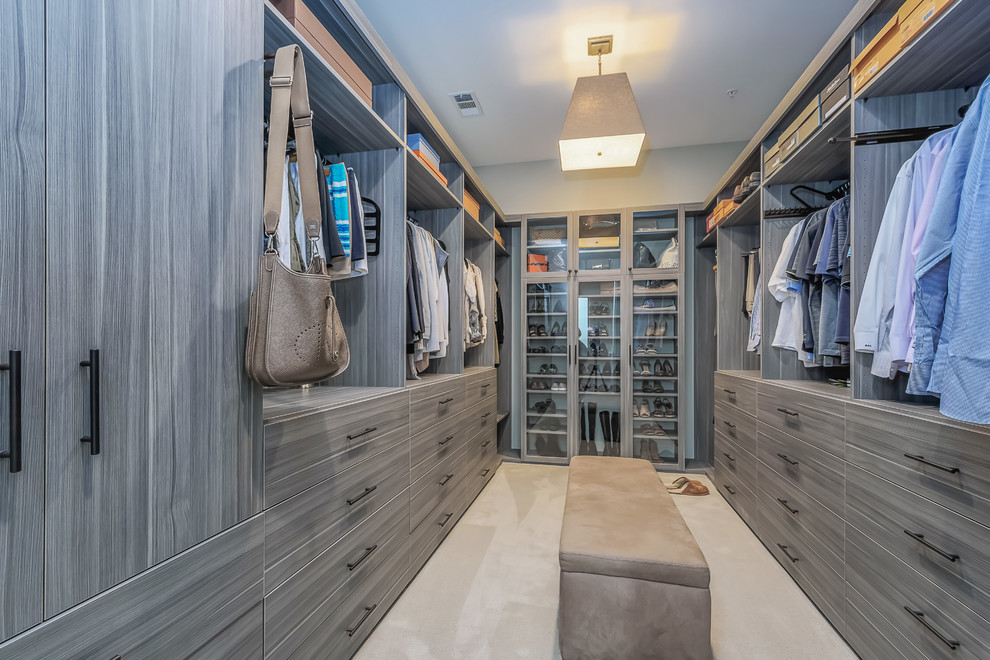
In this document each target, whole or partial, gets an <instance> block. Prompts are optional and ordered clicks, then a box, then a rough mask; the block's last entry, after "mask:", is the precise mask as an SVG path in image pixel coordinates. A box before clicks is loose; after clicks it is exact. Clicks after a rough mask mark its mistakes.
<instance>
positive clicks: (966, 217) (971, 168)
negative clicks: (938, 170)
mask: <svg viewBox="0 0 990 660" xmlns="http://www.w3.org/2000/svg"><path fill="white" fill-rule="evenodd" d="M987 208H990V79H987V81H985V82H984V83H983V86H982V87H981V88H980V92H979V94H978V95H977V97H976V100H975V101H973V103H972V105H970V108H969V111H968V112H967V113H966V117H965V118H964V119H963V121H962V123H961V124H960V125H959V126H958V128H957V129H956V137H955V140H954V142H953V144H952V148H951V150H950V152H949V156H948V160H947V161H946V164H945V169H944V170H943V173H942V179H941V182H940V183H939V188H938V191H937V193H936V196H935V205H934V207H933V208H932V213H931V216H930V217H929V220H928V230H927V231H926V233H925V237H924V239H923V240H922V243H921V249H920V250H919V252H918V265H917V267H916V270H915V285H916V290H915V302H916V304H917V310H918V314H917V316H916V318H915V326H916V330H917V331H918V341H917V342H916V343H915V369H917V368H918V366H919V365H920V364H921V363H922V360H924V362H925V364H928V363H930V364H931V379H930V381H929V383H928V390H929V391H930V392H935V393H940V394H941V396H942V402H941V406H940V408H941V411H942V414H944V415H947V416H949V417H953V418H956V419H960V420H963V421H967V422H974V423H977V424H988V423H990V386H988V382H990V379H988V375H990V341H987V314H986V310H987V307H988V303H987V291H986V281H985V280H986V278H985V275H986V273H987V269H990V231H988V226H987ZM939 301H944V305H942V309H941V311H942V314H941V316H942V328H941V331H940V332H939V331H936V330H935V326H934V323H937V321H938V320H939V318H938V317H939V311H940V310H939V306H938V303H939ZM922 309H924V312H925V313H924V314H921V313H920V312H921V310H922ZM922 318H924V319H925V323H927V324H931V325H930V326H929V329H928V333H927V336H928V337H929V341H931V340H935V341H934V343H933V344H929V345H928V346H926V349H928V348H930V346H931V345H934V346H935V352H934V357H933V358H929V354H928V353H927V350H926V352H923V351H922V342H921V341H920V340H921V337H922V334H921V319H922ZM915 369H912V374H911V375H912V377H913V376H914V375H915V374H914V371H915ZM919 375H923V373H922V374H919Z"/></svg>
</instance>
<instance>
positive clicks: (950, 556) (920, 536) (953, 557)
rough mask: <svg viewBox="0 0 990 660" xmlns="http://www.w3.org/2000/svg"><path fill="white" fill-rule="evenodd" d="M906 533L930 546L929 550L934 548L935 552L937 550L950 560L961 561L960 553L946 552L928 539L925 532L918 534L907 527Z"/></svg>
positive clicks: (927, 546)
mask: <svg viewBox="0 0 990 660" xmlns="http://www.w3.org/2000/svg"><path fill="white" fill-rule="evenodd" d="M904 533H905V534H907V535H908V536H910V537H911V538H913V539H914V540H915V541H917V542H918V543H920V544H921V545H923V546H925V547H926V548H928V549H929V550H934V551H935V552H937V553H938V554H940V555H942V556H943V557H945V558H946V559H948V560H949V561H959V555H954V554H952V553H949V552H946V551H945V550H943V549H942V548H939V547H938V546H936V545H933V544H932V542H931V541H928V540H926V539H925V535H924V534H918V533H917V532H912V531H909V530H906V529H905V530H904Z"/></svg>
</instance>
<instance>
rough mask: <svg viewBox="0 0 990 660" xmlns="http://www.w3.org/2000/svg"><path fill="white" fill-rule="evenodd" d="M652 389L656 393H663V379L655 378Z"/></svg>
mask: <svg viewBox="0 0 990 660" xmlns="http://www.w3.org/2000/svg"><path fill="white" fill-rule="evenodd" d="M653 391H654V392H656V393H657V394H661V393H663V391H664V389H663V381H660V380H657V381H654V382H653Z"/></svg>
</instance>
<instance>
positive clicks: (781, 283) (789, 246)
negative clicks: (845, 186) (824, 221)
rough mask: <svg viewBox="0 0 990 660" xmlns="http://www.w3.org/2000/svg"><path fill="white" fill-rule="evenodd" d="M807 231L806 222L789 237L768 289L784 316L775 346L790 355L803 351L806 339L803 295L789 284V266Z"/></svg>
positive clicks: (781, 317) (785, 241) (794, 228)
mask: <svg viewBox="0 0 990 660" xmlns="http://www.w3.org/2000/svg"><path fill="white" fill-rule="evenodd" d="M803 229H804V220H802V221H800V222H799V223H797V224H796V225H794V226H793V227H791V230H790V231H789V232H788V233H787V236H786V237H785V238H784V243H783V245H782V246H781V249H780V256H779V257H777V264H776V265H775V266H774V268H773V271H772V272H771V273H770V279H769V280H768V281H767V289H768V290H769V292H770V295H772V296H773V297H774V299H775V300H777V302H779V303H780V316H779V317H778V318H777V328H776V331H775V332H774V335H773V341H772V342H771V345H772V346H774V347H775V348H783V349H787V350H789V351H800V350H801V342H802V340H803V338H804V328H803V326H804V312H803V311H802V309H801V294H800V291H794V290H793V289H792V288H791V287H790V286H788V283H789V282H791V281H792V280H790V279H789V278H788V277H787V263H788V261H789V260H790V257H791V253H792V252H793V249H794V244H795V243H797V240H798V237H799V236H800V234H801V232H802V230H803Z"/></svg>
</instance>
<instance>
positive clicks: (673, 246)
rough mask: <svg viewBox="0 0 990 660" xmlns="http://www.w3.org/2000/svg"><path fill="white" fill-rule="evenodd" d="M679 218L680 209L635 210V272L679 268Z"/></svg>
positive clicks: (633, 221)
mask: <svg viewBox="0 0 990 660" xmlns="http://www.w3.org/2000/svg"><path fill="white" fill-rule="evenodd" d="M678 218H679V214H678V211H677V209H672V210H667V211H634V212H633V214H632V264H631V265H632V267H633V271H634V272H635V271H653V270H657V269H663V270H677V269H678V268H679V266H680V246H679V245H678V243H677V231H678ZM643 274H646V273H643Z"/></svg>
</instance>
